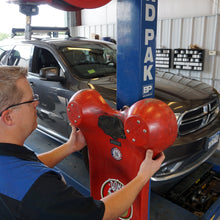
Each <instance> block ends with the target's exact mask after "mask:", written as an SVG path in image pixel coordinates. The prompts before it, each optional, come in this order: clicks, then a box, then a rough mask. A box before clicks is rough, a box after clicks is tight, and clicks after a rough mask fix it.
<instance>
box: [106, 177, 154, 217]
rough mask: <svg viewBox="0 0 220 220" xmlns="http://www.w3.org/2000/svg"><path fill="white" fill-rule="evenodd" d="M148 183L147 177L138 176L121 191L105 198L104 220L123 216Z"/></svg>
mask: <svg viewBox="0 0 220 220" xmlns="http://www.w3.org/2000/svg"><path fill="white" fill-rule="evenodd" d="M149 179H150V176H149ZM149 179H148V180H149ZM146 183H147V180H146V177H145V178H142V177H140V176H137V177H135V178H134V179H133V180H132V181H131V182H129V183H128V184H127V185H125V186H124V187H123V188H121V189H120V190H119V191H117V192H114V193H112V194H110V195H108V196H107V197H105V198H103V199H102V201H103V202H104V204H105V214H104V217H103V220H113V219H117V218H118V216H121V215H123V214H124V213H125V212H126V211H127V210H128V209H129V208H130V206H131V205H132V203H133V202H134V200H135V198H136V197H137V195H138V194H139V193H140V191H141V190H142V188H143V187H144V185H145V184H146Z"/></svg>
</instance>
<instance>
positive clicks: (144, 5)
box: [117, 0, 158, 109]
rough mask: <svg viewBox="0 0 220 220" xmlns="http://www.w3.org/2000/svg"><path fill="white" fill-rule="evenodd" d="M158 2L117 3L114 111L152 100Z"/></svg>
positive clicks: (131, 1)
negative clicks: (145, 100)
mask: <svg viewBox="0 0 220 220" xmlns="http://www.w3.org/2000/svg"><path fill="white" fill-rule="evenodd" d="M157 1H158V0H118V2H117V8H118V9H117V10H118V11H117V16H118V18H117V35H118V36H117V42H118V49H117V51H118V54H117V108H118V109H121V108H122V107H123V106H124V105H128V106H130V105H132V104H133V103H135V102H136V101H138V100H141V99H143V98H150V97H151V98H152V97H154V85H155V57H156V30H157Z"/></svg>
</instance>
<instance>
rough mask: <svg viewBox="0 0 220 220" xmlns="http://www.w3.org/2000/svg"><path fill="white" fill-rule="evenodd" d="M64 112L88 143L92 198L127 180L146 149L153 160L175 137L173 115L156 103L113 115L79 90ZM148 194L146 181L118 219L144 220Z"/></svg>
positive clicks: (92, 95) (146, 101)
mask: <svg viewBox="0 0 220 220" xmlns="http://www.w3.org/2000/svg"><path fill="white" fill-rule="evenodd" d="M67 114H68V118H69V120H70V122H71V123H72V124H73V125H75V126H76V127H78V128H80V130H81V131H82V132H83V134H84V136H85V138H86V141H87V144H88V149H89V165H90V185H91V195H92V196H93V197H94V198H95V199H101V198H102V197H104V196H106V195H108V194H109V193H112V192H114V191H116V190H118V189H120V188H121V187H123V185H125V184H127V183H128V182H129V181H130V180H131V179H133V178H134V177H135V176H136V174H137V172H138V170H139V166H140V164H141V162H142V161H143V159H144V157H145V153H146V149H153V151H154V157H155V156H156V155H157V154H159V153H160V152H162V151H164V150H165V149H166V148H167V147H169V146H170V145H172V144H173V142H174V141H175V139H176V136H177V123H176V118H175V115H174V113H173V111H172V110H171V109H170V107H169V106H168V105H167V104H165V103H164V102H162V101H160V100H157V99H143V100H140V101H138V102H136V103H134V104H133V105H132V106H131V107H130V108H127V109H126V110H124V111H118V110H115V109H112V108H111V107H110V106H109V105H108V104H107V103H106V102H105V100H104V99H103V97H102V96H101V95H100V94H99V93H98V92H97V91H96V90H92V89H88V90H80V91H79V92H77V93H75V94H74V95H73V96H72V98H71V99H70V101H69V104H68V106H67ZM148 193H149V183H148V184H147V185H146V186H145V187H144V188H143V190H142V191H141V193H140V194H139V196H138V197H137V199H136V200H135V202H134V203H133V205H132V206H131V207H130V209H129V210H128V211H127V212H126V213H125V214H124V215H123V216H121V217H120V219H131V218H132V219H136V220H142V219H143V220H146V219H148V199H149V197H148Z"/></svg>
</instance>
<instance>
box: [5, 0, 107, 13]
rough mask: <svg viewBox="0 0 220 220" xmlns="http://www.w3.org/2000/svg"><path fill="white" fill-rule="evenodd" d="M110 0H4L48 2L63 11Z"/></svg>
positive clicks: (94, 5)
mask: <svg viewBox="0 0 220 220" xmlns="http://www.w3.org/2000/svg"><path fill="white" fill-rule="evenodd" d="M110 1H111V0H59V1H57V0H6V2H9V3H15V4H19V5H20V4H36V5H39V4H48V5H51V6H53V7H55V8H59V9H61V10H65V11H76V10H79V9H83V8H98V7H101V6H103V5H105V4H107V3H109V2H110Z"/></svg>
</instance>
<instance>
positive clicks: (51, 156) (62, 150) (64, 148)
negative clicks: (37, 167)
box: [37, 143, 72, 168]
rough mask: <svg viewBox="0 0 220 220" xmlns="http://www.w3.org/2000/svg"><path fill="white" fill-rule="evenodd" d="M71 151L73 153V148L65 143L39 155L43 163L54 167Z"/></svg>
mask: <svg viewBox="0 0 220 220" xmlns="http://www.w3.org/2000/svg"><path fill="white" fill-rule="evenodd" d="M71 153H72V150H71V148H70V147H69V146H68V144H67V143H65V144H63V145H61V146H60V147H57V148H54V149H53V150H51V151H48V152H45V153H42V154H39V155H37V156H38V159H39V160H40V161H41V162H42V163H44V164H45V165H47V166H48V167H51V168H52V167H54V166H56V165H57V164H58V163H59V162H61V161H62V160H63V159H64V158H65V157H67V156H68V155H70V154H71Z"/></svg>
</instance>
